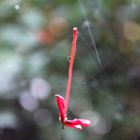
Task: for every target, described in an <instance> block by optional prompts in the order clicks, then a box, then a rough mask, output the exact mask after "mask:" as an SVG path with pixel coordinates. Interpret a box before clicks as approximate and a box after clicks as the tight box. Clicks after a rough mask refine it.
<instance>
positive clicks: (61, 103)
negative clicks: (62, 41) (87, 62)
mask: <svg viewBox="0 0 140 140" xmlns="http://www.w3.org/2000/svg"><path fill="white" fill-rule="evenodd" d="M77 36H78V29H77V27H74V28H73V42H72V50H71V56H70V64H69V71H68V82H67V89H66V98H65V99H64V98H63V97H62V96H60V95H56V102H57V105H58V109H59V120H60V121H61V122H62V124H63V126H68V127H71V128H77V129H82V128H83V127H88V126H89V125H90V121H89V120H87V119H73V120H68V119H67V109H68V103H69V96H70V89H71V80H72V72H73V64H74V57H75V52H76V42H77Z"/></svg>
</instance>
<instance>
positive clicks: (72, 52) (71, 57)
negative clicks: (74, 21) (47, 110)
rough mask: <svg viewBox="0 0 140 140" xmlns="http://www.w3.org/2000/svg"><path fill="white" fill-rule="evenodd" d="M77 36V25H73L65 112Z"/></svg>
mask: <svg viewBox="0 0 140 140" xmlns="http://www.w3.org/2000/svg"><path fill="white" fill-rule="evenodd" d="M77 36H78V28H77V27H74V28H73V41H72V49H71V56H70V63H69V71H68V82H67V89H66V97H65V103H66V110H65V112H66V113H67V110H68V104H69V96H70V89H71V81H72V72H73V64H74V57H75V53H76V42H77Z"/></svg>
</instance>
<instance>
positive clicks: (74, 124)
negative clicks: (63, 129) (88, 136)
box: [64, 119, 91, 129]
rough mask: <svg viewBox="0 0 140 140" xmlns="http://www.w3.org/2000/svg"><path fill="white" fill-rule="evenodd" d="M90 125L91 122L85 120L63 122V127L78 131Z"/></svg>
mask: <svg viewBox="0 0 140 140" xmlns="http://www.w3.org/2000/svg"><path fill="white" fill-rule="evenodd" d="M90 123H91V122H90V121H89V120H87V119H73V120H65V121H64V125H65V126H68V127H71V128H78V129H82V127H88V126H89V125H90Z"/></svg>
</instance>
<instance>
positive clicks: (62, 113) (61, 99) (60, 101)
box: [55, 94, 66, 122]
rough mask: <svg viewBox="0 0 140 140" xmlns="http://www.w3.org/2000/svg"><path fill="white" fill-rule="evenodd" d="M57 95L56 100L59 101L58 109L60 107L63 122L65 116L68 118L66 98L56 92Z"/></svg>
mask: <svg viewBox="0 0 140 140" xmlns="http://www.w3.org/2000/svg"><path fill="white" fill-rule="evenodd" d="M55 97H56V102H57V106H58V109H59V117H60V120H61V121H62V122H64V120H65V118H66V113H65V99H64V98H63V97H62V96H60V95H58V94H56V95H55Z"/></svg>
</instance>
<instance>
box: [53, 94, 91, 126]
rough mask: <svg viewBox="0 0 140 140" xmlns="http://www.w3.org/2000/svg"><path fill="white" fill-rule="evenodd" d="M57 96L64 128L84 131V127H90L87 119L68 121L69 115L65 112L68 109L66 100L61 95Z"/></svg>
mask: <svg viewBox="0 0 140 140" xmlns="http://www.w3.org/2000/svg"><path fill="white" fill-rule="evenodd" d="M55 96H56V102H57V105H58V108H59V119H60V121H61V122H62V124H63V125H64V126H68V127H71V128H77V129H82V128H83V127H88V126H89V125H90V121H89V120H87V119H73V120H68V119H67V114H66V112H65V109H66V106H65V99H64V98H63V97H62V96H60V95H55Z"/></svg>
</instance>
